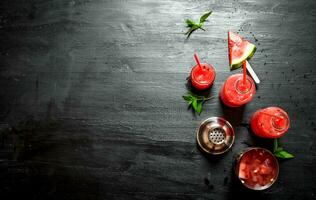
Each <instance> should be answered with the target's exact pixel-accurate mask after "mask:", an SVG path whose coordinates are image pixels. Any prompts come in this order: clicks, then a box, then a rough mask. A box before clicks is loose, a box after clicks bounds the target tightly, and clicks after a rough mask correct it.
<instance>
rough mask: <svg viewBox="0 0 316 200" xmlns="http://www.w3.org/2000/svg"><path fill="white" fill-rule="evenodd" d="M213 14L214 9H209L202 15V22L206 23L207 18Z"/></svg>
mask: <svg viewBox="0 0 316 200" xmlns="http://www.w3.org/2000/svg"><path fill="white" fill-rule="evenodd" d="M211 14H212V11H209V12H207V13H205V14H204V15H202V17H200V24H201V23H204V22H205V21H206V19H207V18H208V17H209V16H210V15H211Z"/></svg>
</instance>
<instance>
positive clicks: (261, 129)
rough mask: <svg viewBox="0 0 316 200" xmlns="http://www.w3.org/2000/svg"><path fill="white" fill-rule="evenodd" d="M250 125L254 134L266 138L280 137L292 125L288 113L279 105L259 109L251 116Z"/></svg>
mask: <svg viewBox="0 0 316 200" xmlns="http://www.w3.org/2000/svg"><path fill="white" fill-rule="evenodd" d="M250 126H251V129H252V131H253V133H254V134H256V135H257V136H259V137H264V138H279V137H281V136H283V135H284V134H285V133H286V131H287V130H288V129H289V127H290V118H289V116H288V114H287V113H286V112H285V111H284V110H283V109H281V108H279V107H268V108H264V109H260V110H257V111H256V112H255V113H254V114H253V115H252V117H251V120H250Z"/></svg>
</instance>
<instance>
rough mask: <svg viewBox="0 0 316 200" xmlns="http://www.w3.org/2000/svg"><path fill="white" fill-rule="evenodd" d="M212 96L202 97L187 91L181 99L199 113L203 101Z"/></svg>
mask: <svg viewBox="0 0 316 200" xmlns="http://www.w3.org/2000/svg"><path fill="white" fill-rule="evenodd" d="M212 98H213V97H204V96H198V95H196V94H193V93H192V92H189V93H188V94H187V95H186V96H183V99H184V100H185V101H186V102H187V103H188V106H189V108H190V107H192V108H193V110H194V111H195V112H197V113H198V114H201V112H202V107H203V103H204V102H205V101H208V100H210V99H212Z"/></svg>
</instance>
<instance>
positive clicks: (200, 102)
mask: <svg viewBox="0 0 316 200" xmlns="http://www.w3.org/2000/svg"><path fill="white" fill-rule="evenodd" d="M202 104H203V101H199V102H198V104H197V108H196V112H197V113H199V114H201V112H202Z"/></svg>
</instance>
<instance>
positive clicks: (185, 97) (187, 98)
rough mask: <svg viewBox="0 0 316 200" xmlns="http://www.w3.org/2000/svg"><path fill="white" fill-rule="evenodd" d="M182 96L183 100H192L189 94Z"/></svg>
mask: <svg viewBox="0 0 316 200" xmlns="http://www.w3.org/2000/svg"><path fill="white" fill-rule="evenodd" d="M182 97H183V98H184V100H186V101H191V100H192V96H189V95H187V96H182Z"/></svg>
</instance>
